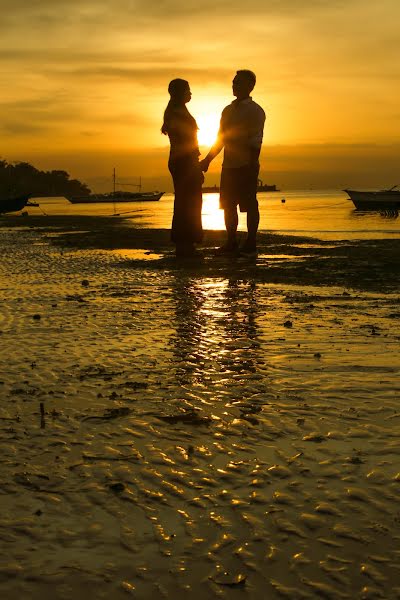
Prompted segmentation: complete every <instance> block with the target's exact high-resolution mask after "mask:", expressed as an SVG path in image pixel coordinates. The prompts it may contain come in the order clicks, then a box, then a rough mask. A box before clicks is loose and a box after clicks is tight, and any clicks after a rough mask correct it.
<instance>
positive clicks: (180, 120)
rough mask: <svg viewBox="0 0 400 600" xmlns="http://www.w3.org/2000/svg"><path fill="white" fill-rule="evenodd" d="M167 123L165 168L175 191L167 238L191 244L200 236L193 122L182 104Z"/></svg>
mask: <svg viewBox="0 0 400 600" xmlns="http://www.w3.org/2000/svg"><path fill="white" fill-rule="evenodd" d="M167 126H168V130H167V131H168V136H169V139H170V144H171V150H170V156H169V161H168V168H169V170H170V173H171V175H172V180H173V183H174V192H175V201H174V215H173V219H172V228H171V240H172V241H173V242H174V243H175V244H178V245H185V244H188V245H191V244H193V243H195V242H201V240H202V239H203V228H202V224H201V209H202V202H203V198H202V189H201V188H202V184H203V180H204V177H203V173H202V172H201V169H200V165H199V155H200V152H199V147H198V142H197V124H196V121H195V120H194V118H193V117H192V116H191V114H190V113H189V111H188V110H187V109H186V107H185V108H179V109H175V110H174V111H173V112H172V114H171V115H170V117H169V119H168V123H167Z"/></svg>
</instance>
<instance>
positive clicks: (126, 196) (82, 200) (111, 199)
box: [66, 191, 164, 204]
mask: <svg viewBox="0 0 400 600" xmlns="http://www.w3.org/2000/svg"><path fill="white" fill-rule="evenodd" d="M163 194H164V192H158V191H157V192H110V193H108V194H89V195H88V196H66V198H67V200H69V202H71V204H97V203H116V202H155V201H157V200H159V199H160V198H161V196H162V195H163Z"/></svg>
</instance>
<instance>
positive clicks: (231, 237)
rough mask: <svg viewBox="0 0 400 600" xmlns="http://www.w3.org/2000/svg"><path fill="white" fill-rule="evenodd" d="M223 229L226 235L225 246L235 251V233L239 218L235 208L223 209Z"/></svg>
mask: <svg viewBox="0 0 400 600" xmlns="http://www.w3.org/2000/svg"><path fill="white" fill-rule="evenodd" d="M224 217H225V227H226V232H227V234H228V240H227V244H226V245H227V246H228V248H232V249H235V248H236V246H237V241H236V232H237V228H238V224H239V217H238V214H237V209H236V206H234V207H229V208H225V209H224Z"/></svg>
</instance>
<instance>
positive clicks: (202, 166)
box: [199, 158, 210, 173]
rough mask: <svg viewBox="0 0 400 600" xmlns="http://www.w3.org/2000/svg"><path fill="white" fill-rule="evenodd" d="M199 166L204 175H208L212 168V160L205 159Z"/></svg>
mask: <svg viewBox="0 0 400 600" xmlns="http://www.w3.org/2000/svg"><path fill="white" fill-rule="evenodd" d="M199 164H200V169H201V170H202V171H203V172H204V173H207V171H208V167H209V166H210V160H209V159H208V158H203V160H201V161H200V163H199Z"/></svg>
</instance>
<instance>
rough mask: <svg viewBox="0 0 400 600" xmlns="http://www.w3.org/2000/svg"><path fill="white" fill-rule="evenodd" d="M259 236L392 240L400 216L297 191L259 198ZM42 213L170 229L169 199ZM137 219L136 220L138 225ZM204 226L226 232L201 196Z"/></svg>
mask: <svg viewBox="0 0 400 600" xmlns="http://www.w3.org/2000/svg"><path fill="white" fill-rule="evenodd" d="M258 200H259V204H260V215H261V220H260V231H269V232H273V233H284V234H293V235H296V234H297V235H305V236H311V237H317V238H319V239H326V240H340V239H343V240H346V239H353V240H354V239H374V238H393V237H398V236H399V235H400V217H398V215H395V214H383V213H379V212H360V211H356V210H355V209H354V206H353V204H352V202H351V201H350V200H349V199H348V196H347V194H346V193H344V192H342V191H338V190H300V191H286V192H264V193H259V194H258ZM39 202H40V208H30V209H29V213H30V214H42V212H45V213H46V214H49V215H99V216H106V215H109V216H113V215H114V214H116V215H121V216H124V217H126V218H131V217H134V218H135V222H136V223H137V224H138V225H140V226H141V227H146V228H163V229H164V228H169V227H170V224H171V216H172V210H173V202H174V196H173V194H165V195H164V196H163V197H162V198H161V200H160V201H158V202H137V203H129V204H128V203H117V204H116V205H115V206H114V205H113V204H70V203H69V202H68V201H67V200H65V199H64V198H45V199H40V200H39ZM137 217H140V219H139V221H137ZM203 226H204V228H205V229H224V221H223V212H222V211H220V210H219V209H218V194H204V197H203ZM245 228H246V215H245V214H243V215H240V222H239V229H241V230H244V229H245Z"/></svg>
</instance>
